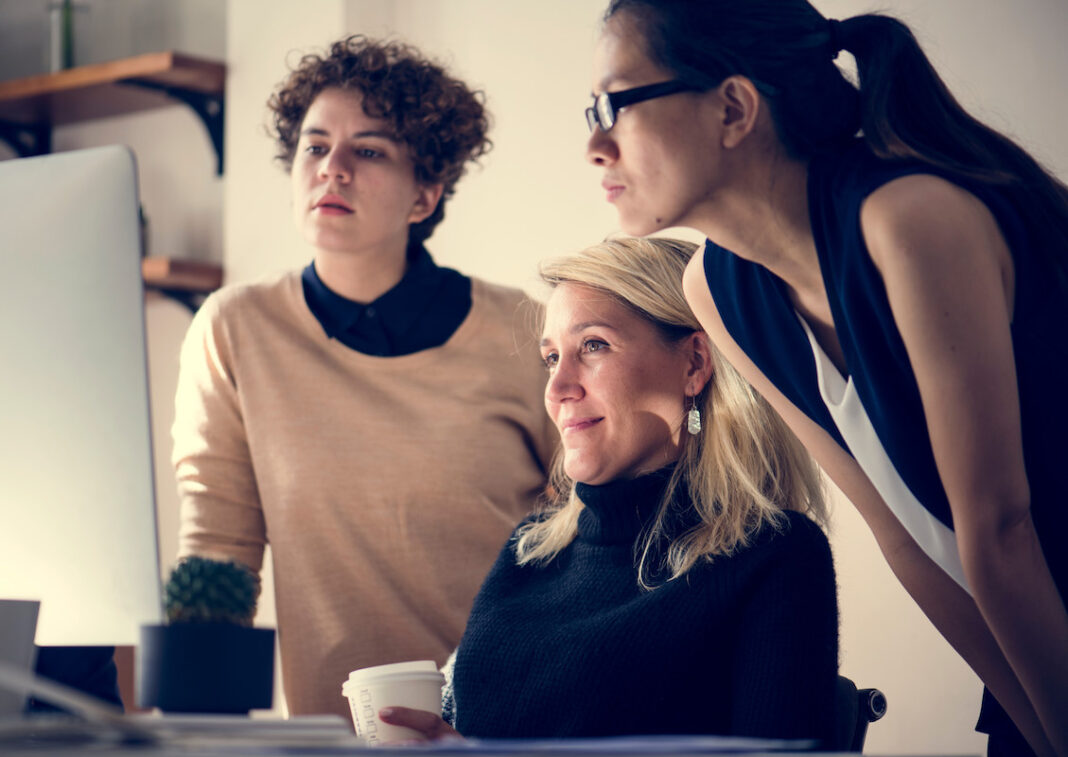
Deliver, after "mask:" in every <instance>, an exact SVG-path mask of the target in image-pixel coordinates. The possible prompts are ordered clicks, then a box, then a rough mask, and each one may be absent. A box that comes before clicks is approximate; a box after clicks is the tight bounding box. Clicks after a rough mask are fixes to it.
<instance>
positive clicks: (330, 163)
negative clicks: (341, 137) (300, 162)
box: [319, 148, 352, 184]
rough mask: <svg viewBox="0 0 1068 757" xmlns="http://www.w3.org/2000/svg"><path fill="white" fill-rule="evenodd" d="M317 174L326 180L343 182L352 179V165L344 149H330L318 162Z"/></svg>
mask: <svg viewBox="0 0 1068 757" xmlns="http://www.w3.org/2000/svg"><path fill="white" fill-rule="evenodd" d="M319 176H320V178H322V179H325V180H327V181H334V180H337V181H339V182H341V183H343V184H345V183H348V182H349V181H351V180H352V165H351V161H350V160H349V157H348V155H347V154H346V152H345V151H344V150H341V149H336V148H335V149H331V150H330V151H329V152H327V153H326V155H324V156H323V157H322V160H321V161H320V162H319Z"/></svg>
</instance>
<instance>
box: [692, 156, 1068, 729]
mask: <svg viewBox="0 0 1068 757" xmlns="http://www.w3.org/2000/svg"><path fill="white" fill-rule="evenodd" d="M916 173H934V174H937V173H938V172H937V171H934V170H932V169H931V168H930V167H926V166H921V165H918V164H908V163H886V162H883V161H879V160H878V159H876V158H875V157H874V156H872V155H871V154H870V153H869V152H868V150H867V149H866V148H865V147H864V146H863V145H862V144H860V143H858V144H857V145H855V146H854V147H853V149H851V150H849V151H847V152H845V153H844V154H843V155H840V156H836V157H833V158H827V159H818V160H814V161H813V162H812V164H811V165H810V168H809V178H808V201H809V215H810V221H811V224H812V230H813V235H814V238H815V243H816V249H817V251H818V254H819V261H820V267H821V269H822V275H823V281H824V285H825V287H826V290H827V295H828V298H829V300H830V307H831V312H832V315H833V317H834V322H835V325H836V330H837V335H838V339H839V341H840V343H841V347H842V351H843V353H844V355H845V359H846V365H847V368H848V377H843V376H841V375H840V374H838V372H837V369H835V368H834V367H833V365H831V364H829V361H826V360H823V361H822V363H821V359H820V355H819V352H820V351H819V349H818V346H817V345H816V344H815V341H814V339H811V338H810V334H809V333H808V332H807V326H806V325H805V324H804V323H803V322H802V321H801V319H800V317H799V316H798V315H797V313H796V312H795V311H794V308H793V305H792V304H791V302H790V300H789V299H788V297H787V290H786V287H785V285H784V284H783V282H782V281H781V280H780V279H778V278H777V277H776V276H775V275H774V274H772V273H771V272H770V271H769V270H768V269H766V268H764V267H763V266H760V265H758V264H755V263H752V262H749V261H747V260H743V259H742V258H740V257H737V256H735V255H733V254H732V253H731V252H730V251H728V250H726V249H724V248H722V247H720V246H718V245H716V244H714V243H713V242H711V241H709V242H707V243H706V246H705V251H704V261H703V262H704V268H705V275H706V277H707V280H708V285H709V288H710V290H711V293H712V297H713V299H714V300H715V303H716V307H717V308H718V310H719V312H720V314H721V317H722V318H723V322H724V324H725V326H726V328H727V330H728V331H729V333H730V334H731V336H732V338H733V339H734V340H735V341H736V342H737V343H738V345H739V346H740V347H741V348H742V349H743V350H744V351H745V352H746V354H747V355H748V356H749V357H750V358H751V359H752V360H753V362H754V363H755V364H756V365H757V367H758V368H760V370H761V371H762V372H763V373H764V375H765V376H767V378H768V379H769V380H770V381H771V382H772V383H773V384H774V385H775V386H776V387H777V388H778V389H779V390H780V391H781V392H782V393H783V394H784V395H785V396H786V397H787V399H789V400H790V401H791V402H792V403H793V404H794V405H795V406H797V407H798V409H800V410H801V411H802V412H804V413H805V414H806V415H807V416H808V417H809V418H811V419H812V420H813V421H815V422H816V423H818V424H819V425H820V426H821V427H822V428H823V429H824V430H825V431H827V433H828V434H830V436H831V437H832V438H833V439H835V441H837V442H838V444H839V445H841V446H842V447H843V449H845V450H846V451H847V452H849V453H850V454H851V455H852V456H853V457H854V458H855V459H857V460H858V463H860V464H861V467H862V468H864V470H865V472H866V473H868V475H869V477H870V478H872V480H873V483H876V488H877V489H878V490H879V491H880V493H881V494H882V495H883V498H884V499H886V500H887V504H888V506H890V508H891V509H892V510H894V512H895V514H897V515H898V517H899V518H900V519H902V522H903V524H904V525H905V526H906V528H908V529H909V531H910V533H912V534H913V536H914V537H915V538H916V539H917V542H918V543H919V544H920V546H921V547H923V548H924V549H925V551H927V553H928V554H930V555H931V557H932V558H933V559H934V560H935V561H936V562H937V563H938V564H939V565H941V566H942V567H943V569H945V570H946V571H947V573H949V574H950V575H951V576H953V577H954V578H955V579H956V580H957V581H958V582H959V583H961V585H963V586H964V588H965V589H967V588H968V587H967V585H966V581H964V579H963V575H962V572H961V571H960V569H959V557H958V556H957V555H956V551H955V550H956V546H955V543H954V542H953V540H952V528H953V518H952V515H951V513H950V509H949V502H948V499H947V496H946V492H945V490H944V488H943V486H942V482H941V479H940V478H939V476H938V471H937V468H936V466H935V461H934V455H933V452H932V449H931V443H930V439H929V438H928V435H927V426H926V421H925V418H924V414H923V408H922V404H921V401H920V393H919V388H918V386H917V383H916V379H915V376H914V375H913V373H912V369H911V367H910V364H909V361H908V357H907V355H906V352H905V345H904V343H903V341H902V339H901V335H900V334H899V333H898V330H897V327H896V325H895V323H894V320H893V317H892V315H891V310H890V304H889V302H888V300H887V296H886V291H885V288H884V286H883V282H882V278H881V277H880V275H879V273H878V271H877V269H876V268H875V265H874V264H873V263H872V260H871V257H870V255H869V253H868V250H867V247H866V245H865V243H864V239H863V236H862V234H861V229H860V207H861V203H862V202H863V201H864V199H865V198H866V197H868V195H870V194H871V193H872V192H873V191H875V190H876V189H878V188H879V187H880V186H882V185H884V184H886V183H887V182H889V181H892V180H893V179H896V178H899V177H901V176H905V175H909V174H916ZM943 178H946V179H948V180H950V181H952V182H954V183H955V184H958V185H960V186H962V187H963V188H965V189H966V190H968V191H970V192H971V193H973V194H974V195H976V196H977V197H979V199H980V200H982V201H983V202H984V203H985V204H986V206H987V207H988V208H989V209H990V211H991V212H992V213H993V215H994V217H995V218H996V220H997V222H998V224H999V227H1000V229H1001V232H1002V234H1003V235H1004V236H1005V239H1006V241H1007V242H1008V245H1009V249H1010V250H1011V252H1012V256H1013V263H1014V267H1015V275H1016V300H1015V311H1014V314H1013V322H1012V339H1013V349H1014V353H1015V361H1016V371H1017V381H1018V387H1019V399H1020V413H1021V424H1022V434H1023V447H1024V459H1025V465H1026V469H1027V476H1028V483H1029V485H1030V489H1031V511H1032V517H1033V519H1034V523H1035V528H1036V530H1037V532H1038V536H1039V540H1040V542H1041V544H1042V549H1043V552H1044V554H1045V558H1046V561H1047V563H1048V564H1049V567H1050V571H1051V572H1052V574H1053V578H1054V581H1055V582H1056V584H1057V587H1058V589H1059V591H1060V593H1061V597H1062V598H1063V597H1065V596H1066V592H1068V549H1065V548H1064V541H1065V538H1064V534H1065V530H1066V529H1068V494H1066V493H1065V490H1064V488H1063V485H1064V475H1063V473H1062V471H1063V470H1064V468H1065V466H1066V463H1068V286H1066V285H1065V283H1064V280H1063V279H1062V278H1058V277H1056V276H1054V275H1051V273H1050V271H1049V270H1048V266H1044V265H1043V264H1042V262H1041V261H1040V260H1039V256H1038V255H1037V254H1036V248H1035V244H1036V243H1035V241H1034V239H1033V236H1032V234H1031V233H1030V232H1029V229H1028V228H1027V226H1026V225H1025V224H1024V223H1023V221H1022V219H1021V218H1020V216H1019V214H1018V213H1017V212H1016V211H1015V210H1014V208H1013V206H1012V205H1011V204H1010V202H1009V201H1008V199H1007V198H1006V197H1005V196H1004V195H1002V194H1001V193H1000V192H998V191H997V190H996V189H994V188H991V187H988V186H983V185H979V184H970V183H963V182H961V181H960V180H958V179H954V178H951V177H949V176H943ZM961 254H967V250H962V251H961ZM1059 254H1062V255H1064V254H1068V251H1060V253H1059ZM828 374H831V375H828ZM847 380H848V384H847V383H846V381H847ZM836 392H837V393H838V395H837V396H836V395H835V393H836ZM846 395H848V397H847V396H846ZM849 401H851V402H852V404H853V406H854V408H853V409H854V410H855V411H856V412H859V413H860V415H861V416H862V417H863V421H864V422H865V423H867V424H868V426H867V428H868V430H869V431H870V432H871V434H870V435H871V439H872V440H873V441H874V443H875V445H876V446H877V447H878V446H879V445H881V450H880V452H879V454H878V455H875V456H872V455H870V454H869V453H868V452H866V451H863V450H862V448H863V447H864V441H863V440H862V441H857V436H856V433H855V430H854V429H852V428H850V424H851V423H852V421H851V420H850V419H849V418H850V417H851V416H850V414H849V413H848V412H847V413H846V414H845V416H844V417H845V420H843V415H842V414H841V413H840V412H839V411H840V410H841V408H840V407H839V406H838V405H837V404H836V403H839V402H841V403H842V404H843V405H844V404H848V403H849ZM855 414H856V413H854V415H855ZM847 437H848V438H847ZM861 458H863V459H861ZM880 478H885V479H886V480H888V481H891V480H892V481H891V484H892V485H888V486H887V487H886V488H883V487H881V486H880V485H879V483H878V482H877V479H880ZM895 486H896V488H895ZM906 500H907V501H906ZM947 534H948V535H949V538H948V539H947V538H946V535H947ZM928 537H929V538H928ZM954 561H956V562H954ZM978 727H979V729H980V730H982V731H986V732H996V731H1004V730H1006V729H1011V728H1012V725H1011V721H1009V720H1008V717H1007V716H1006V715H1005V714H1004V712H1003V711H1002V710H1001V708H1000V707H999V706H998V705H997V703H996V701H995V700H993V698H992V697H990V696H989V693H988V692H986V693H984V699H983V712H982V716H981V717H980V721H979V726H978Z"/></svg>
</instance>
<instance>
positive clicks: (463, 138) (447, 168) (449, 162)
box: [267, 35, 492, 243]
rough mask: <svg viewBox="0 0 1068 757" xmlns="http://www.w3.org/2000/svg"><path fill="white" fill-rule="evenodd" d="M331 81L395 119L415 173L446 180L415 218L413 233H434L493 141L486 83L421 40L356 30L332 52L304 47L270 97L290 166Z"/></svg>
mask: <svg viewBox="0 0 1068 757" xmlns="http://www.w3.org/2000/svg"><path fill="white" fill-rule="evenodd" d="M329 87H338V88H341V89H351V90H356V91H358V92H359V93H360V94H361V95H362V96H363V109H364V112H365V113H366V114H367V115H368V116H371V117H372V118H382V119H385V120H386V121H387V122H389V124H390V126H391V127H392V131H393V134H394V136H396V138H397V139H398V140H400V141H401V142H403V143H404V144H406V145H408V148H409V149H410V150H411V156H412V161H413V162H414V163H415V178H416V181H418V182H420V183H423V184H443V185H444V187H445V191H444V192H443V194H442V198H441V202H439V203H438V206H437V208H436V209H435V210H434V212H433V213H432V214H431V215H430V216H429V217H428V218H426V219H425V220H423V221H421V222H419V223H415V224H412V225H411V228H410V231H409V241H410V242H412V243H421V242H423V241H424V240H426V239H428V238H429V237H430V235H431V234H432V233H433V231H434V227H435V226H437V225H438V224H439V223H440V222H441V220H442V219H443V218H444V217H445V201H446V200H447V199H448V198H449V197H451V196H452V195H453V193H454V192H455V189H456V182H457V181H459V180H460V177H461V176H463V174H464V168H465V164H466V163H467V161H469V160H470V161H475V160H477V159H478V158H480V157H481V156H483V155H485V154H486V153H487V152H488V151H489V149H490V148H491V147H492V142H490V140H489V139H488V138H487V137H486V132H487V131H489V115H488V113H487V112H486V110H485V108H484V106H483V102H484V100H485V97H484V95H483V93H482V92H481V91H472V90H470V89H468V87H467V85H466V84H464V83H463V82H462V81H460V80H459V79H455V78H453V77H452V76H449V74H448V73H447V72H446V71H445V69H444V68H442V67H441V66H440V65H438V64H437V63H434V62H432V61H430V60H427V59H426V58H425V57H423V55H422V54H421V53H420V52H419V51H418V50H417V49H415V48H414V47H412V46H410V45H405V44H402V43H399V42H380V41H376V40H372V39H369V38H367V37H365V36H363V35H353V36H351V37H347V38H346V39H343V40H339V41H338V42H335V43H334V44H333V45H331V46H330V49H329V51H328V52H327V54H326V55H325V56H324V55H316V54H310V55H305V56H304V57H302V58H301V59H300V62H299V64H298V65H297V67H296V68H295V69H294V70H293V71H292V73H290V75H289V76H288V77H287V78H286V80H285V81H284V82H282V83H281V84H280V85H279V87H278V89H277V90H276V91H275V92H274V93H273V94H272V95H271V97H270V99H269V100H268V101H267V107H268V108H270V110H271V111H272V113H273V114H274V125H273V127H274V128H273V134H274V137H275V140H276V143H277V147H278V154H277V156H276V157H277V158H278V160H279V161H281V162H282V164H283V165H284V166H285V168H286V170H287V171H289V170H291V169H292V168H293V157H294V155H295V153H296V149H297V142H298V140H299V138H300V126H301V124H302V123H303V121H304V116H305V114H306V113H307V112H308V108H309V107H311V104H312V102H313V101H314V100H315V98H316V97H318V95H319V93H320V92H322V91H323V90H324V89H327V88H329Z"/></svg>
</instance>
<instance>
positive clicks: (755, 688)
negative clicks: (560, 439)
mask: <svg viewBox="0 0 1068 757" xmlns="http://www.w3.org/2000/svg"><path fill="white" fill-rule="evenodd" d="M666 481H667V472H660V473H655V474H651V475H649V476H644V477H641V478H638V479H635V480H630V481H617V482H613V483H610V484H607V485H605V486H586V485H584V484H577V492H578V494H579V497H580V499H581V500H582V502H583V503H584V504H585V508H584V509H583V510H582V512H581V514H580V516H579V521H578V536H577V537H576V538H575V540H574V541H573V542H572V543H571V544H570V545H569V546H568V547H567V548H566V549H565V550H563V551H562V552H561V553H560V554H559V555H557V557H556V558H554V559H553V560H552V561H551V562H549V563H548V564H547V565H544V566H541V567H536V566H531V565H525V566H522V567H520V566H517V565H516V562H515V552H514V543H513V541H511V540H510V541H509V543H508V545H507V546H506V547H505V548H504V550H502V552H501V554H500V556H499V557H498V559H497V562H496V564H495V565H494V566H493V569H492V570H491V571H490V573H489V575H488V576H487V578H486V581H485V583H484V584H483V585H482V588H481V590H480V592H479V594H478V596H477V598H476V599H475V602H474V606H473V608H472V610H471V616H470V618H469V620H468V624H467V629H466V631H465V632H464V636H463V639H462V641H461V642H460V646H459V649H458V652H457V657H456V667H455V671H454V674H453V689H454V696H455V708H456V709H455V716H456V718H455V725H456V728H457V730H459V731H460V733H462V734H463V735H464V736H467V737H474V738H574V737H586V736H615V735H627V734H642V735H653V734H731V735H743V736H762V737H770V738H817V739H823V738H826V736H827V735H828V734H830V733H831V729H832V725H833V720H834V707H833V702H834V686H835V680H836V676H837V669H838V614H837V603H836V597H835V578H834V568H833V565H832V562H831V552H830V546H829V545H828V543H827V539H826V537H825V536H824V535H823V532H822V531H820V529H819V528H818V527H817V526H816V525H815V524H814V523H813V522H812V521H811V520H809V519H808V518H806V517H805V516H803V515H800V514H798V513H793V512H791V513H787V516H788V523H787V526H786V528H785V529H784V530H782V531H775V530H772V529H765V530H764V531H762V532H761V533H759V534H758V535H757V536H756V537H755V539H754V540H753V543H752V545H751V546H750V547H748V548H746V549H743V550H740V551H739V552H737V553H735V554H734V555H732V556H730V557H718V558H716V559H715V560H714V561H713V562H711V563H709V562H705V561H701V562H698V563H697V564H696V565H695V566H694V567H693V568H691V569H690V570H689V571H688V572H687V573H685V574H684V575H683V576H681V577H679V578H677V579H675V580H672V581H667V582H661V583H660V584H659V585H658V586H657V588H655V589H653V590H651V591H650V590H643V589H641V588H640V587H639V586H638V574H637V568H636V558H635V542H636V541H637V539H638V536H639V534H640V532H641V530H642V527H643V526H644V525H645V524H646V523H647V522H648V521H649V519H650V518H651V517H653V515H654V514H655V510H656V507H657V506H658V504H659V502H660V498H661V497H662V496H663V492H664V487H665V486H666ZM675 512H676V513H677V515H676V517H674V518H673V519H672V521H671V522H672V524H673V525H672V528H673V529H675V530H678V529H684V528H686V527H688V526H690V525H693V524H694V523H695V522H696V520H695V519H696V514H695V513H694V512H693V510H692V508H691V507H690V505H689V503H688V502H684V503H677V504H676V506H675Z"/></svg>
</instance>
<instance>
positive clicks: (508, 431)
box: [174, 272, 556, 717]
mask: <svg viewBox="0 0 1068 757" xmlns="http://www.w3.org/2000/svg"><path fill="white" fill-rule="evenodd" d="M471 296H472V306H471V312H470V313H469V314H468V316H467V319H466V320H465V321H464V322H463V324H461V326H460V328H459V329H458V330H457V331H456V333H455V334H453V336H452V337H451V338H450V339H449V341H448V342H446V343H445V344H444V345H442V346H441V347H438V348H435V349H430V350H424V351H422V352H417V353H414V354H411V355H405V356H400V357H387V358H382V357H371V356H368V355H364V354H361V353H359V352H356V351H354V350H352V349H350V348H348V347H346V346H344V345H343V344H341V343H340V342H337V341H334V340H330V339H327V338H326V336H325V335H324V334H323V330H322V327H321V326H320V325H319V322H318V321H317V320H316V319H315V317H314V316H313V315H312V314H311V312H310V311H309V310H308V307H307V305H306V304H305V301H304V295H303V290H302V288H301V283H300V274H299V273H297V272H294V273H291V274H287V275H285V276H283V277H281V278H279V279H277V280H275V281H272V282H268V283H263V284H254V285H246V286H234V287H229V288H226V289H224V290H222V291H220V292H218V293H216V294H214V295H212V296H211V297H210V298H209V299H208V301H207V302H206V303H205V304H204V306H203V307H202V308H201V309H200V311H199V312H198V314H197V316H196V318H195V319H194V321H193V324H192V326H191V327H190V330H189V334H188V336H187V337H186V341H185V345H184V347H183V350H182V357H181V372H180V378H179V384H178V392H177V398H176V405H177V407H176V421H175V425H174V463H175V466H176V469H177V478H178V486H179V492H180V496H181V535H180V546H179V552H180V554H182V555H187V554H201V555H207V556H216V557H221V556H225V557H229V558H231V559H236V560H239V561H241V562H243V563H246V564H247V565H249V566H251V567H253V568H255V569H257V570H258V569H259V568H260V566H261V563H262V559H263V549H264V545H265V544H268V543H269V544H270V545H271V550H272V555H273V562H274V575H275V597H276V605H277V612H278V632H279V641H280V645H281V653H282V671H283V681H284V685H285V693H286V700H287V704H288V706H289V709H290V712H291V713H293V714H310V713H329V712H336V713H339V714H341V715H343V716H345V717H348V709H347V704H346V701H345V700H344V699H342V696H341V684H342V681H343V680H344V679H345V678H346V677H347V675H348V673H349V671H351V670H354V669H356V668H361V667H365V666H368V665H378V664H383V663H387V662H397V661H401V660H415V659H433V660H436V661H437V662H438V663H439V664H441V663H443V662H444V661H445V658H446V657H447V656H448V654H449V653H450V651H451V650H452V649H453V648H454V647H455V646H456V644H457V643H458V641H459V639H460V635H461V633H462V632H463V629H464V624H465V622H466V620H467V614H468V611H469V610H470V607H471V602H472V600H473V599H474V596H475V593H476V592H477V590H478V587H479V585H480V584H481V582H482V579H483V577H484V576H485V574H486V572H487V571H488V570H489V568H490V565H491V564H492V563H493V560H494V559H495V558H496V556H497V553H498V551H499V550H500V548H501V547H502V545H503V544H504V542H505V540H506V539H507V538H508V535H509V533H510V532H511V530H512V528H513V526H514V525H515V524H516V522H517V521H518V520H519V519H520V518H521V517H522V516H523V515H524V514H525V513H527V512H528V511H529V510H530V509H531V508H532V506H533V504H534V500H535V497H536V496H537V495H538V494H539V493H540V491H541V490H542V487H543V486H544V483H545V471H546V469H547V467H548V460H549V457H550V455H551V452H552V447H553V445H554V444H555V441H556V433H555V430H554V429H553V428H552V427H551V425H550V423H549V421H548V419H547V417H546V413H545V410H544V407H543V404H542V391H543V388H544V382H545V373H544V371H543V370H542V368H541V365H540V363H539V358H538V355H537V342H536V338H535V336H534V333H535V332H534V329H533V323H534V320H535V314H536V312H537V306H536V305H535V304H534V303H532V302H531V301H530V300H528V299H526V298H525V297H524V295H523V294H522V293H521V292H519V291H518V290H514V289H508V288H504V287H500V286H495V285H491V284H487V283H485V282H482V281H478V280H472V289H471Z"/></svg>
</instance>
